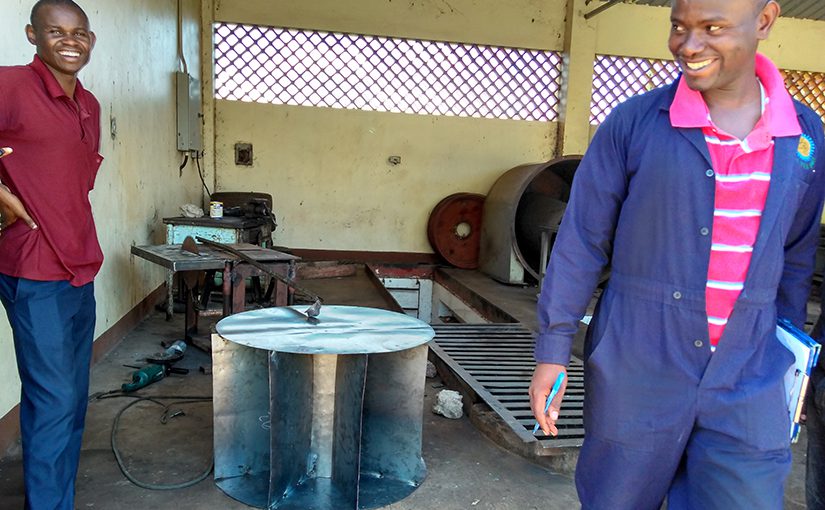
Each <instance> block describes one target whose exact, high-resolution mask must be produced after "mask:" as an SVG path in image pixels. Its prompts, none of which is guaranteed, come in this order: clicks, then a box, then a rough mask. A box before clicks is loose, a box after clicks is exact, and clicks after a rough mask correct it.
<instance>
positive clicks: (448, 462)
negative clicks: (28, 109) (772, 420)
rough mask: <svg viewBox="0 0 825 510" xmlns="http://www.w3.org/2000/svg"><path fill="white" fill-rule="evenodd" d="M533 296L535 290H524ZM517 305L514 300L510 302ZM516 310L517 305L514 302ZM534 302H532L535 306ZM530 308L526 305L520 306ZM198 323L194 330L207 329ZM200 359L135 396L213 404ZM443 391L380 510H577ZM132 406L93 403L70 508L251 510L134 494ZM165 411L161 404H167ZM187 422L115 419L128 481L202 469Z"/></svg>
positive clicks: (136, 344)
mask: <svg viewBox="0 0 825 510" xmlns="http://www.w3.org/2000/svg"><path fill="white" fill-rule="evenodd" d="M528 292H533V294H534V293H535V291H534V290H533V291H529V290H528ZM516 298H517V299H516ZM513 299H515V300H516V301H518V300H519V299H520V298H518V297H517V296H516V297H515V298H513ZM533 299H534V298H533ZM523 301H524V302H525V303H528V304H529V306H531V307H533V306H535V305H534V303H535V302H534V301H530V299H524V300H523ZM204 323H208V321H203V322H202V331H203V330H207V329H208V326H207V325H206V324H204ZM182 330H183V324H182V318H181V315H180V314H178V315H176V316H175V320H173V321H172V322H166V321H165V320H164V316H163V314H161V313H155V314H153V315H151V316H150V317H149V318H148V319H146V320H145V321H143V322H142V323H141V324H140V325H139V326H138V327H137V328H136V329H135V330H134V331H133V332H131V333H130V334H129V335H128V336H127V337H126V338H125V339H124V340H123V342H122V343H121V344H120V345H119V346H118V347H117V348H116V349H115V350H113V351H112V352H111V353H110V354H109V355H108V356H107V357H106V358H105V359H104V360H102V361H101V362H100V363H99V364H98V365H97V366H95V368H94V370H93V373H92V386H91V392H92V393H97V392H105V391H108V390H112V389H116V388H119V387H120V385H121V384H122V383H124V382H128V381H129V379H130V374H131V372H132V369H130V368H126V367H124V366H123V365H128V364H140V363H139V360H140V359H142V358H143V357H145V356H146V355H149V354H152V353H154V352H157V351H159V350H161V348H160V342H161V341H163V340H166V341H168V340H170V339H175V338H179V337H180V335H181V333H182ZM209 364H210V358H209V356H208V355H207V354H205V353H203V352H201V351H198V350H196V349H194V348H190V349H189V351H187V353H186V356H185V358H184V359H183V360H182V361H181V362H180V363H179V364H178V366H180V367H183V368H189V369H190V373H189V374H188V375H186V376H174V375H173V376H170V377H168V378H166V379H164V380H162V381H160V382H158V383H156V384H153V385H151V386H149V387H148V388H146V389H145V390H142V392H141V393H140V394H141V396H153V395H154V396H166V395H169V396H178V397H181V398H184V397H191V396H211V382H212V381H211V377H210V376H207V375H204V374H202V373H200V372H199V371H198V368H199V367H201V366H209ZM441 387H442V384H441V382H440V381H438V380H436V379H428V380H427V386H426V389H427V395H426V398H425V402H424V437H423V440H424V449H423V455H424V459H425V462H426V464H427V467H428V476H427V479H426V480H425V481H424V483H423V484H422V485H421V487H420V488H419V489H418V490H417V491H416V492H414V493H413V494H412V495H411V496H410V497H408V498H407V499H405V500H402V501H400V502H397V503H395V504H393V505H391V506H389V507H386V508H387V509H388V510H412V509H435V508H439V509H444V510H451V509H456V510H457V509H490V510H532V509H539V508H541V509H542V510H554V509H571V508H578V507H579V505H578V503H577V501H578V500H577V497H576V494H575V488H574V486H573V481H572V479H571V477H570V476H566V475H560V474H553V473H551V472H549V471H547V470H546V469H544V468H542V467H539V466H537V465H535V464H533V463H531V462H529V461H527V460H525V459H523V458H521V457H518V456H516V455H514V454H511V453H509V452H507V451H505V450H503V449H502V448H500V447H499V446H497V445H496V444H494V443H493V442H492V441H490V440H488V439H487V438H485V437H484V436H483V435H482V434H481V433H480V432H479V431H478V430H477V429H475V428H474V426H473V425H472V424H471V423H470V422H469V420H468V419H467V418H466V417H465V418H462V419H460V420H449V419H446V418H443V417H440V416H437V415H434V414H433V413H432V412H431V407H432V399H433V396H434V395H435V393H437V392H438V391H439V390H440V389H441ZM133 400H134V399H131V398H112V399H103V400H93V401H92V402H91V403H90V404H89V412H88V418H87V428H86V434H85V436H84V443H83V452H82V455H81V462H80V473H79V476H78V480H77V501H76V507H77V509H104V510H108V509H122V508H164V509H166V508H174V509H175V510H189V509H199V510H202V509H228V510H233V509H242V508H249V507H247V506H246V505H243V504H241V503H238V502H236V501H234V500H232V499H231V498H229V497H227V496H226V495H224V494H223V493H222V492H221V491H220V490H219V489H217V488H216V487H215V485H214V483H213V482H212V478H211V476H210V477H208V478H207V479H205V480H203V481H202V482H200V483H198V484H197V485H194V486H192V487H189V488H186V489H179V490H171V491H157V490H148V489H143V488H140V487H138V486H136V485H134V484H132V483H131V482H129V481H128V480H127V479H126V478H125V477H124V475H123V474H122V473H121V472H120V470H119V468H118V466H117V464H116V462H115V458H114V455H113V453H112V449H111V444H110V440H111V431H112V424H113V420H114V419H115V416H116V414H117V413H118V411H120V410H121V409H122V408H123V407H124V406H126V405H127V404H129V403H130V402H131V401H133ZM166 402H167V403H168V402H169V401H166ZM171 407H172V409H182V410H184V412H185V414H184V415H182V416H178V417H175V418H173V419H171V420H170V421H169V423H168V424H166V425H164V424H162V423H161V422H160V419H159V418H160V417H161V414H162V411H163V410H162V407H161V406H158V405H155V404H152V403H150V402H142V403H140V404H137V405H135V406H134V407H132V408H130V409H129V410H128V411H126V413H125V414H124V415H123V417H122V419H121V422H120V427H119V432H118V441H119V447H120V450H121V451H122V456H123V458H124V462H125V465H126V467H127V469H129V470H130V471H131V472H132V474H133V476H134V477H136V478H137V479H139V480H141V481H143V482H146V483H150V484H174V483H180V482H183V481H186V480H189V479H192V478H194V477H196V476H197V475H198V474H199V473H201V472H203V470H204V469H205V468H206V467H208V465H209V463H210V461H211V451H212V408H211V402H200V403H193V404H184V405H173V406H171ZM804 451H805V436H804V432H803V436H802V438H801V439H800V442H799V443H798V444H797V445H795V447H794V465H793V471H792V474H791V477H790V479H789V481H788V486H787V491H786V504H785V509H786V510H801V509H804V508H805V504H804V475H805V468H804V463H805V455H804ZM22 493H23V481H22V467H21V461H20V459H19V458H14V457H12V458H8V459H5V460H2V461H0V510H19V509H22V508H23V497H22Z"/></svg>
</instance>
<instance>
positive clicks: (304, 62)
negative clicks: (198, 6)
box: [214, 23, 562, 121]
mask: <svg viewBox="0 0 825 510" xmlns="http://www.w3.org/2000/svg"><path fill="white" fill-rule="evenodd" d="M214 29H215V97H217V98H218V99H229V100H236V101H249V102H253V101H254V102H259V103H272V104H289V105H304V106H322V107H331V108H347V109H359V110H370V111H381V112H397V113H416V114H430V115H448V116H459V117H484V118H495V119H515V120H533V121H554V120H556V119H557V118H558V106H559V90H560V88H561V69H562V57H561V55H560V54H559V53H558V52H554V51H539V50H526V49H517V48H504V47H495V46H480V45H472V44H458V43H448V42H435V41H421V40H415V39H399V38H391V37H378V36H368V35H354V34H342V33H334V32H319V31H310V30H291V29H286V28H273V27H265V26H257V25H238V24H232V23H217V24H215V26H214Z"/></svg>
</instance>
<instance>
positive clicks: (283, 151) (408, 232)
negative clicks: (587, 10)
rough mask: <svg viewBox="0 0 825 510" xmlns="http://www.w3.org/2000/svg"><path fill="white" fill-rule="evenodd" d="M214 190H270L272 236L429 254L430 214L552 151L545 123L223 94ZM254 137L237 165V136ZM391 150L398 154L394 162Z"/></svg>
mask: <svg viewBox="0 0 825 510" xmlns="http://www.w3.org/2000/svg"><path fill="white" fill-rule="evenodd" d="M217 112H218V116H217V124H216V126H217V128H216V133H217V142H216V152H217V154H218V160H217V167H218V181H217V188H218V189H221V190H256V191H263V190H265V191H267V192H270V193H272V195H273V201H274V204H275V205H274V208H275V211H276V214H277V216H278V224H279V226H278V229H277V231H276V243H277V244H279V245H286V246H291V247H312V248H321V249H333V250H372V251H407V252H429V251H431V250H430V247H429V243H428V242H427V235H426V229H427V218H428V215H429V212H430V210H431V209H432V208H433V207H434V206H435V205H436V204H437V203H438V201H439V200H441V199H442V198H444V197H445V196H447V195H450V194H452V193H457V192H475V193H487V191H488V190H489V189H490V186H491V185H492V184H493V182H494V181H495V179H496V178H498V176H499V175H500V174H501V173H502V172H503V171H504V170H506V169H508V168H511V167H513V166H515V165H517V164H519V163H522V162H527V161H542V160H546V159H549V158H550V157H551V156H552V153H553V147H554V146H555V130H554V129H553V128H552V127H551V126H550V125H548V124H547V123H539V122H516V121H504V120H483V121H479V120H478V119H466V118H456V117H436V116H430V115H406V114H396V113H375V112H363V111H354V110H333V109H329V108H307V107H301V106H276V105H261V104H255V103H243V102H230V101H220V102H218V104H217ZM238 141H243V142H251V143H253V144H254V152H255V161H254V165H253V166H252V167H245V166H235V164H234V161H233V154H234V153H233V145H234V144H235V142H238ZM390 156H400V157H401V164H400V165H397V166H395V165H392V164H390V163H389V162H388V158H389V157H390Z"/></svg>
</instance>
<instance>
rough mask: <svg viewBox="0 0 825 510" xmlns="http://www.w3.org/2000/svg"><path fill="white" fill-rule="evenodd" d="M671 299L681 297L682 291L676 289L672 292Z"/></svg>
mask: <svg viewBox="0 0 825 510" xmlns="http://www.w3.org/2000/svg"><path fill="white" fill-rule="evenodd" d="M673 299H682V293H681V292H679V291H678V290H677V291H675V292H674V293H673Z"/></svg>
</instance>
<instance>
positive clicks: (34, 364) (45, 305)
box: [0, 274, 95, 510]
mask: <svg viewBox="0 0 825 510" xmlns="http://www.w3.org/2000/svg"><path fill="white" fill-rule="evenodd" d="M0 301H2V303H3V306H4V307H5V309H6V314H7V315H8V318H9V322H10V323H11V328H12V333H13V335H14V349H15V354H16V357H17V368H18V372H19V374H20V381H21V383H22V391H21V396H20V429H21V435H22V443H23V474H24V481H25V486H26V510H73V509H74V494H75V492H74V483H75V478H76V476H77V469H78V463H79V460H80V445H81V441H82V436H83V427H84V423H85V418H86V404H87V401H88V395H89V365H90V362H91V354H92V342H93V339H94V325H95V298H94V284H93V283H89V284H87V285H84V286H82V287H72V286H71V285H70V284H69V282H68V281H46V282H42V281H33V280H27V279H24V278H13V277H9V276H6V275H1V274H0Z"/></svg>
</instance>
